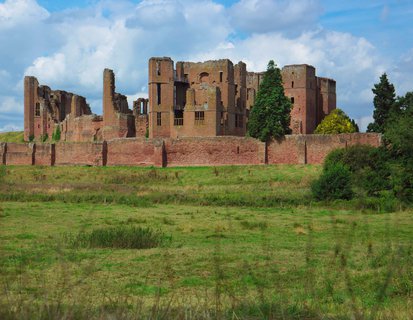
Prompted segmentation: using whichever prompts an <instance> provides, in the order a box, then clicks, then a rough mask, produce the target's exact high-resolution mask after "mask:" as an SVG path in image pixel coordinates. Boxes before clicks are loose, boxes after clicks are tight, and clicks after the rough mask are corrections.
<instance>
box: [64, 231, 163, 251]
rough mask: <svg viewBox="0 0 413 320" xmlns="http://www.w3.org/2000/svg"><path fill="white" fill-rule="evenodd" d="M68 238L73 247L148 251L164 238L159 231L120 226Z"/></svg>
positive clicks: (81, 233) (159, 243)
mask: <svg viewBox="0 0 413 320" xmlns="http://www.w3.org/2000/svg"><path fill="white" fill-rule="evenodd" d="M70 238H71V237H70V236H69V242H71V243H72V245H73V246H75V247H86V248H120V249H149V248H155V247H158V246H159V245H161V243H162V241H163V240H164V238H165V237H164V234H163V233H161V232H160V231H154V230H152V229H150V228H141V227H135V226H132V227H130V226H125V225H121V226H117V227H113V228H103V229H96V230H93V231H91V232H84V231H83V232H80V233H79V234H78V235H77V236H76V237H74V238H71V239H70Z"/></svg>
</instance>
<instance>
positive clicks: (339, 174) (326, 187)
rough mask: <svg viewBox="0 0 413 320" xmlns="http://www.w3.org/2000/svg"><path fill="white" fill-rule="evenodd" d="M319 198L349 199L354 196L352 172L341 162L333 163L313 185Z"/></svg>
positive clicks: (314, 192)
mask: <svg viewBox="0 0 413 320" xmlns="http://www.w3.org/2000/svg"><path fill="white" fill-rule="evenodd" d="M311 190H312V192H313V196H314V197H315V198H316V199H317V200H335V199H344V200H349V199H351V198H352V197H353V191H352V189H351V172H350V170H349V169H348V168H347V167H346V166H344V165H342V164H341V163H336V164H332V165H330V166H329V167H328V169H327V170H324V171H323V173H322V174H321V176H320V178H319V179H318V180H315V181H314V182H313V184H312V185H311Z"/></svg>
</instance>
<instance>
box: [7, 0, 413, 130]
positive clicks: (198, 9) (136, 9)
mask: <svg viewBox="0 0 413 320" xmlns="http://www.w3.org/2000/svg"><path fill="white" fill-rule="evenodd" d="M412 17H413V1H411V0H376V1H368V0H367V1H366V0H363V1H360V0H359V1H355V0H347V1H338V0H330V1H321V0H294V1H286V0H196V1H195V0H74V1H63V0H37V1H36V0H6V1H4V0H3V1H0V43H1V44H2V46H1V47H0V131H8V130H19V129H22V127H23V88H22V79H23V77H24V76H25V75H34V76H36V77H38V79H39V81H40V83H41V84H47V85H49V86H51V87H52V88H53V89H62V90H67V91H72V92H75V93H78V94H82V95H84V96H85V97H86V98H87V99H88V102H89V103H90V105H91V107H92V110H93V111H94V112H95V113H98V114H101V112H102V106H101V95H102V88H101V84H102V79H101V78H102V71H103V69H104V68H105V67H109V68H112V69H114V71H115V74H116V77H117V82H116V83H117V91H119V92H121V93H123V94H126V95H127V96H128V97H129V99H130V101H132V100H133V99H134V98H136V97H138V96H145V95H146V90H147V89H146V86H147V61H148V58H149V57H151V56H171V57H172V58H173V59H174V60H175V61H177V60H190V61H201V60H207V59H218V58H230V59H231V60H233V62H238V61H239V60H242V61H244V62H246V63H247V66H248V69H249V70H252V71H262V70H264V69H265V66H266V64H267V62H268V60H270V59H274V60H275V61H276V62H277V63H278V64H279V65H280V66H283V65H285V64H292V63H295V64H299V63H308V64H311V65H313V66H314V67H316V69H317V74H318V75H320V76H327V77H331V78H334V79H336V80H337V95H338V97H337V104H338V106H339V107H340V108H342V109H343V110H345V111H346V112H347V113H348V114H349V115H350V116H351V117H352V118H355V119H356V120H357V121H358V122H359V124H360V125H361V127H362V128H365V127H366V125H367V123H368V122H369V121H371V115H372V111H373V104H372V98H373V95H372V92H371V88H372V86H373V84H374V83H376V82H377V81H378V78H379V76H380V75H381V74H382V73H383V72H387V73H388V75H389V78H390V81H392V82H393V83H394V84H395V86H396V90H397V93H398V94H399V95H402V94H405V93H406V92H407V91H413V76H412V74H413V22H412Z"/></svg>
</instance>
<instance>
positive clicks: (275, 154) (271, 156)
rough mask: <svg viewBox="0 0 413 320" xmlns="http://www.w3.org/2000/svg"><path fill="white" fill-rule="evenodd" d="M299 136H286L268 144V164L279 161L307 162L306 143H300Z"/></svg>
mask: <svg viewBox="0 0 413 320" xmlns="http://www.w3.org/2000/svg"><path fill="white" fill-rule="evenodd" d="M298 137H299V136H286V137H284V138H283V139H281V140H274V141H271V142H270V143H268V145H267V160H268V164H278V163H287V164H295V163H305V161H304V145H303V144H300V146H299V145H298V143H297V141H298Z"/></svg>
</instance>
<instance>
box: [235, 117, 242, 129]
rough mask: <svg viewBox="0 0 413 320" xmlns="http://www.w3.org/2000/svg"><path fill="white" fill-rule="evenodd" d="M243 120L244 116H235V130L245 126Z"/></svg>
mask: <svg viewBox="0 0 413 320" xmlns="http://www.w3.org/2000/svg"><path fill="white" fill-rule="evenodd" d="M243 120H244V119H243V116H242V114H235V128H242V127H243V125H244V123H243Z"/></svg>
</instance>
